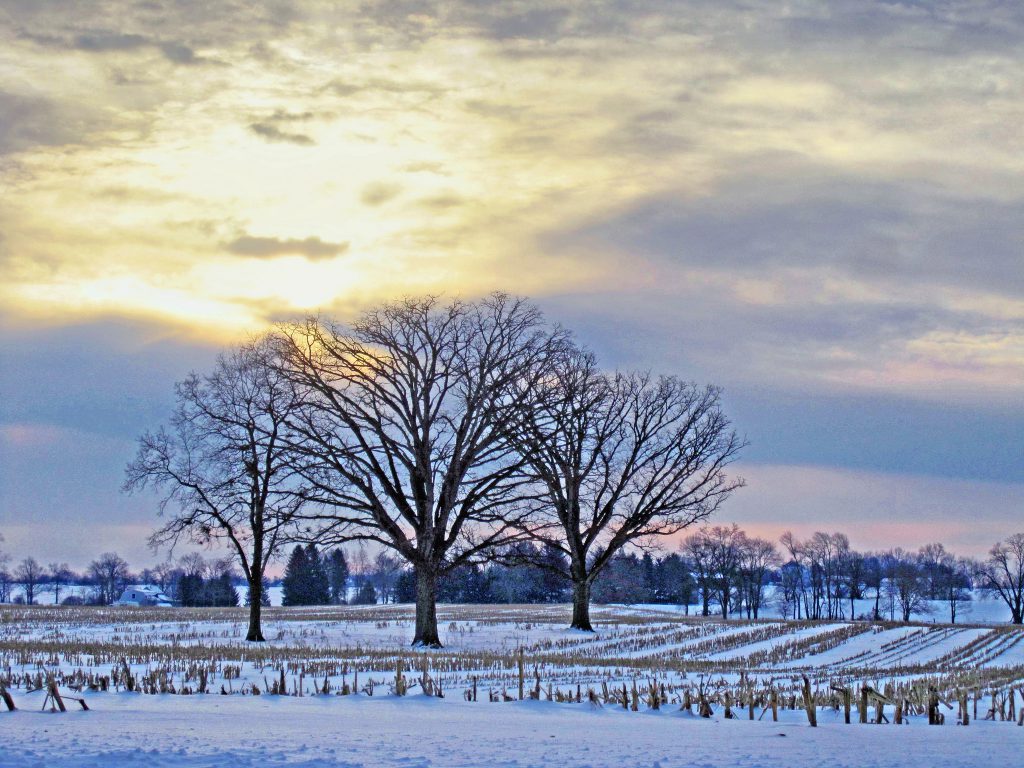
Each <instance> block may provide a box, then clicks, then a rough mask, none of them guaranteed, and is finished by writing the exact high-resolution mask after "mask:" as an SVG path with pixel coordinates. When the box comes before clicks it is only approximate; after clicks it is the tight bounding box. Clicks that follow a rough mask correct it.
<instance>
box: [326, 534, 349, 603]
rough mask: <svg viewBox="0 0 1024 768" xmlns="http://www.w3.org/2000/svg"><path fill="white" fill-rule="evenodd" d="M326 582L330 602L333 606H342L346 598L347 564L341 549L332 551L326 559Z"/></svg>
mask: <svg viewBox="0 0 1024 768" xmlns="http://www.w3.org/2000/svg"><path fill="white" fill-rule="evenodd" d="M327 581H328V582H329V584H330V590H331V602H332V603H334V605H344V603H345V601H346V598H347V597H348V595H347V594H346V589H347V588H348V563H347V562H346V561H345V552H344V550H342V548H341V547H337V548H335V549H334V550H332V551H331V554H330V556H329V557H328V558H327Z"/></svg>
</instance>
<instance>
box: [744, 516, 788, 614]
mask: <svg viewBox="0 0 1024 768" xmlns="http://www.w3.org/2000/svg"><path fill="white" fill-rule="evenodd" d="M781 563H782V558H780V557H779V551H778V550H777V549H776V548H775V544H773V543H772V542H770V541H767V540H766V539H758V538H750V537H747V536H744V541H743V542H742V545H741V548H740V565H739V574H740V594H741V596H742V598H743V605H744V608H745V609H746V612H747V618H748V619H749V618H755V619H756V618H758V614H759V613H760V611H761V604H762V602H763V601H764V587H765V584H766V582H767V581H768V576H769V574H770V573H771V572H772V570H773V569H775V568H776V567H778V566H779V565H780V564H781Z"/></svg>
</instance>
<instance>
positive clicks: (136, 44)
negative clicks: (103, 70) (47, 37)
mask: <svg viewBox="0 0 1024 768" xmlns="http://www.w3.org/2000/svg"><path fill="white" fill-rule="evenodd" d="M150 44H151V41H150V39H149V38H148V37H144V36H143V35H133V34H124V33H120V32H92V33H89V34H82V35H76V36H75V38H74V41H73V44H72V47H74V48H77V49H78V50H80V51H95V52H97V53H104V52H106V51H132V50H135V49H136V48H142V47H145V46H147V45H150Z"/></svg>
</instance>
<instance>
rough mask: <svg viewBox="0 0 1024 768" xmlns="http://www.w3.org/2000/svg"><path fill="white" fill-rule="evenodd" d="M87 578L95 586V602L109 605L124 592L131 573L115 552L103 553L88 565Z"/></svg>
mask: <svg viewBox="0 0 1024 768" xmlns="http://www.w3.org/2000/svg"><path fill="white" fill-rule="evenodd" d="M89 578H90V579H91V580H92V583H93V585H94V586H95V595H94V597H95V602H96V603H97V604H98V605H110V604H111V603H112V602H114V601H115V600H117V598H119V597H120V596H121V593H122V592H124V588H125V587H126V586H127V585H128V581H129V580H130V579H131V573H129V571H128V563H127V562H125V560H124V558H122V557H120V556H119V555H118V554H117V553H115V552H104V553H103V554H102V555H100V556H99V557H98V558H97V559H96V560H93V561H92V562H91V563H89Z"/></svg>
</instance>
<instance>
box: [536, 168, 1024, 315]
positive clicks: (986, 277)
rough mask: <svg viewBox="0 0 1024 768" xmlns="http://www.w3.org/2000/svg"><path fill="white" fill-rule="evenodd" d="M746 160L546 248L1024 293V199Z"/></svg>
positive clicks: (602, 218)
mask: <svg viewBox="0 0 1024 768" xmlns="http://www.w3.org/2000/svg"><path fill="white" fill-rule="evenodd" d="M747 162H748V164H749V169H748V171H747V173H746V174H742V173H739V174H737V175H733V176H731V177H730V178H728V179H727V180H726V181H724V182H722V183H721V184H720V185H719V186H718V188H717V189H715V190H712V191H711V192H710V193H709V194H706V195H701V196H699V197H694V196H693V195H692V194H689V193H685V192H680V193H678V194H671V193H661V194H659V195H657V196H655V197H650V198H647V199H644V200H640V201H639V202H636V203H633V204H631V205H629V206H628V207H626V208H625V209H624V210H620V211H617V212H611V213H601V214H599V215H597V216H595V217H594V219H593V221H591V222H589V223H585V224H583V225H582V226H579V227H574V228H572V229H569V230H565V231H559V232H554V233H551V234H550V235H548V236H547V237H546V238H545V240H546V244H547V246H548V247H549V248H551V249H552V250H560V249H563V248H597V249H603V250H607V249H609V248H610V249H613V250H616V251H619V252H621V253H623V254H632V255H635V256H643V257H648V258H652V259H655V260H657V261H659V262H663V263H666V264H671V265H675V266H696V267H704V268H715V269H721V270H735V271H736V272H737V274H738V275H743V276H748V277H750V276H757V275H759V274H765V273H771V272H775V273H777V272H778V271H779V270H783V269H790V268H792V269H797V270H810V269H827V270H829V271H832V272H834V273H836V274H843V275H847V276H850V277H852V278H857V279H866V280H875V279H877V280H885V281H898V282H904V281H905V282H907V283H912V284H921V283H929V284H948V285H951V286H957V287H964V286H973V287H976V288H984V289H986V290H992V291H997V292H1000V293H1009V294H1012V295H1016V296H1024V270H1022V269H1021V259H1022V254H1024V229H1022V228H1021V225H1020V222H1021V221H1024V196H1022V197H1021V198H1019V199H1016V200H1009V201H1005V200H995V199H989V198H984V197H980V196H970V195H965V194H964V193H963V192H961V191H959V190H956V189H945V188H941V187H938V186H935V185H927V184H924V183H920V182H916V181H913V180H909V179H908V180H906V181H870V180H865V179H863V178H858V177H853V176H850V175H844V174H839V173H836V172H834V171H831V170H829V169H826V168H819V167H815V166H811V165H808V164H806V163H804V162H803V161H800V160H793V161H785V160H783V161H781V162H780V161H779V159H778V158H775V159H771V160H770V161H768V162H767V167H762V168H758V166H759V164H760V163H761V162H762V161H761V160H759V159H758V158H756V157H751V158H749V159H748V160H747Z"/></svg>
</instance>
